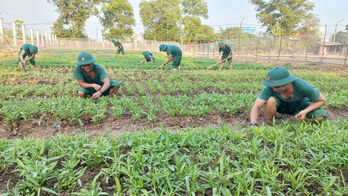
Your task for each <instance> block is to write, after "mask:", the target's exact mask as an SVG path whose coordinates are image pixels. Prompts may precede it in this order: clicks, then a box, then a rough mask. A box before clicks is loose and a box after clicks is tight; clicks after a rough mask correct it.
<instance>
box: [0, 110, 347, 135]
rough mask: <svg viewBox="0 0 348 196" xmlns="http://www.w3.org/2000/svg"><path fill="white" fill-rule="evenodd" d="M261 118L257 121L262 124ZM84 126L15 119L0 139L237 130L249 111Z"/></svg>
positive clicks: (280, 117)
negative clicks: (204, 129)
mask: <svg viewBox="0 0 348 196" xmlns="http://www.w3.org/2000/svg"><path fill="white" fill-rule="evenodd" d="M326 111H327V114H328V116H329V118H328V119H329V120H334V119H348V107H343V108H341V109H337V108H327V109H326ZM262 118H263V117H262V116H261V118H260V120H261V121H262ZM82 121H83V125H81V124H79V123H78V122H76V121H73V122H69V121H67V120H65V119H60V118H52V117H51V116H50V115H46V116H43V117H42V118H41V120H40V121H27V120H18V121H14V122H12V123H6V122H5V121H3V120H2V121H0V138H1V139H15V138H23V137H34V138H42V139H48V138H51V137H54V136H56V135H57V134H66V135H70V136H73V135H79V134H87V135H89V136H101V135H103V134H105V131H106V130H107V131H108V132H109V134H111V135H119V134H123V133H131V132H141V131H142V130H154V131H156V130H160V129H162V128H165V129H167V130H169V131H177V130H181V129H186V128H195V129H203V128H208V127H214V128H216V127H220V126H229V127H233V128H234V129H236V130H238V129H240V128H243V127H247V126H248V124H249V111H246V110H244V111H241V112H238V114H237V115H229V114H219V113H210V114H208V115H207V116H205V117H192V116H183V117H177V116H175V117H170V116H160V117H158V119H157V122H150V121H149V120H148V119H147V117H143V118H141V119H139V120H137V121H134V120H132V119H131V116H130V114H124V115H122V116H121V117H119V118H118V119H113V118H112V117H111V116H110V115H107V117H105V118H104V119H103V120H102V122H100V123H93V122H90V119H89V118H88V117H86V118H84V119H82ZM276 121H277V123H281V121H290V122H295V120H294V117H293V116H290V115H284V114H277V116H276Z"/></svg>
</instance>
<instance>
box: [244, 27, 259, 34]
mask: <svg viewBox="0 0 348 196" xmlns="http://www.w3.org/2000/svg"><path fill="white" fill-rule="evenodd" d="M255 30H256V28H254V27H242V32H243V33H248V34H251V35H254V34H255Z"/></svg>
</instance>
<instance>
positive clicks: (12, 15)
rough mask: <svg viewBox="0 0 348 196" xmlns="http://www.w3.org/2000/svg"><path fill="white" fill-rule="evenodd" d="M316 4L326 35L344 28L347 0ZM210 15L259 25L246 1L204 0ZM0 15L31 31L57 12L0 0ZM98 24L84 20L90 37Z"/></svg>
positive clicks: (46, 25)
mask: <svg viewBox="0 0 348 196" xmlns="http://www.w3.org/2000/svg"><path fill="white" fill-rule="evenodd" d="M129 2H130V3H131V4H132V6H133V9H134V14H135V19H136V27H135V29H134V30H135V32H143V27H142V24H141V20H140V17H139V3H140V2H141V0H129ZM311 2H313V3H314V4H315V5H316V7H315V8H314V14H316V15H317V16H318V17H319V18H320V24H321V25H324V24H328V34H332V33H333V32H334V29H335V25H336V24H337V22H339V23H338V28H337V31H340V30H344V28H345V25H346V24H348V13H347V8H348V0H311ZM207 3H208V10H209V18H208V19H207V20H203V23H204V24H207V25H210V26H212V27H214V28H215V29H218V28H219V27H223V28H225V27H228V26H239V24H240V22H241V21H242V19H243V18H244V19H243V26H244V27H246V26H252V27H257V28H260V25H259V23H258V21H257V19H256V17H255V15H256V12H255V7H254V6H253V5H252V4H250V3H249V1H248V0H207ZM0 5H1V6H0V16H1V17H2V18H3V22H4V26H5V27H6V28H10V27H11V23H12V21H14V20H16V19H19V20H22V21H24V24H26V27H27V28H29V27H32V28H33V29H34V30H40V31H47V32H50V31H51V27H52V25H53V22H54V21H55V20H56V19H57V17H58V13H57V12H55V9H56V8H55V7H54V6H52V5H51V4H49V3H47V1H46V0H0ZM101 28H102V27H101V25H100V23H99V20H98V19H97V18H96V17H92V18H90V19H88V20H87V23H86V28H85V29H86V32H87V35H88V36H89V37H91V38H97V37H98V38H99V39H100V37H101V32H100V31H101Z"/></svg>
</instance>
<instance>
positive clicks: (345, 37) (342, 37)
mask: <svg viewBox="0 0 348 196" xmlns="http://www.w3.org/2000/svg"><path fill="white" fill-rule="evenodd" d="M336 41H337V42H339V43H341V44H344V45H348V32H343V31H339V32H338V33H337V34H336Z"/></svg>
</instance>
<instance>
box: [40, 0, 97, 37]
mask: <svg viewBox="0 0 348 196" xmlns="http://www.w3.org/2000/svg"><path fill="white" fill-rule="evenodd" d="M47 1H48V2H49V3H52V4H53V5H55V6H56V7H57V11H58V13H59V17H58V19H57V20H56V22H55V23H54V25H53V28H52V29H53V31H54V33H55V34H56V35H57V36H58V37H75V38H79V37H87V35H85V34H84V33H83V31H84V27H85V23H86V20H87V19H88V18H89V17H90V16H91V15H94V14H97V13H98V10H97V8H96V6H97V5H98V3H100V2H101V1H102V0H47Z"/></svg>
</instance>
